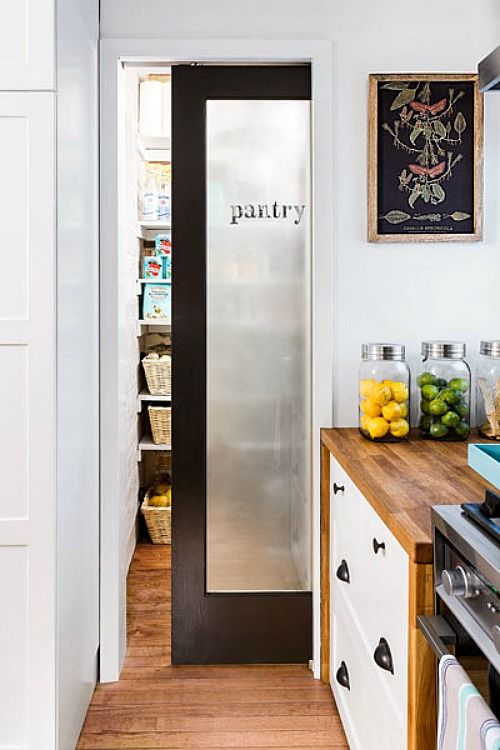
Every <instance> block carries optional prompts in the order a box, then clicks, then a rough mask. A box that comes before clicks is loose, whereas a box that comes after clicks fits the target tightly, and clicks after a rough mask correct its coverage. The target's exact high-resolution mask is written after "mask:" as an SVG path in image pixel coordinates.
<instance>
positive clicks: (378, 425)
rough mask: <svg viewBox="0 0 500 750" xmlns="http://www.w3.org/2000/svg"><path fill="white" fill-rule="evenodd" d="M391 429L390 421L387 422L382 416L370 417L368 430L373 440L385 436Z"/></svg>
mask: <svg viewBox="0 0 500 750" xmlns="http://www.w3.org/2000/svg"><path fill="white" fill-rule="evenodd" d="M388 431H389V422H386V420H385V419H383V418H382V417H373V419H370V422H369V425H368V432H369V433H370V437H371V439H372V440H374V439H375V438H381V437H384V435H387V433H388Z"/></svg>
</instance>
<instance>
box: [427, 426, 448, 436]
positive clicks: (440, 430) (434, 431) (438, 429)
mask: <svg viewBox="0 0 500 750" xmlns="http://www.w3.org/2000/svg"><path fill="white" fill-rule="evenodd" d="M447 434H448V428H447V427H446V425H444V424H440V423H439V422H437V424H431V437H433V438H442V437H444V436H445V435H447Z"/></svg>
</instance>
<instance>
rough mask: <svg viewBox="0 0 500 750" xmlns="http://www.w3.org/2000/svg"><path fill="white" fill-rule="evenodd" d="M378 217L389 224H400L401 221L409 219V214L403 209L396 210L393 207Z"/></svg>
mask: <svg viewBox="0 0 500 750" xmlns="http://www.w3.org/2000/svg"><path fill="white" fill-rule="evenodd" d="M380 218H381V219H385V220H386V221H388V222H389V224H401V223H402V222H403V221H406V220H407V219H410V218H411V216H410V214H407V213H406V212H405V211H397V210H396V209H394V210H393V211H388V213H386V215H385V216H381V217H380Z"/></svg>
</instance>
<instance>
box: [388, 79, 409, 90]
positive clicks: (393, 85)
mask: <svg viewBox="0 0 500 750" xmlns="http://www.w3.org/2000/svg"><path fill="white" fill-rule="evenodd" d="M382 88H383V89H388V90H389V91H403V90H404V89H406V88H408V84H407V83H403V82H402V81H401V83H398V82H397V81H394V83H384V85H383V86H382Z"/></svg>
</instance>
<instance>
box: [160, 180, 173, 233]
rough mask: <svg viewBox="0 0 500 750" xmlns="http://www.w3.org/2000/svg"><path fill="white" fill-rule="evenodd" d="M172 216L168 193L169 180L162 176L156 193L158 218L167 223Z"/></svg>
mask: <svg viewBox="0 0 500 750" xmlns="http://www.w3.org/2000/svg"><path fill="white" fill-rule="evenodd" d="M171 218H172V205H171V195H170V181H168V180H167V179H165V178H164V177H163V176H162V179H161V182H160V192H159V194H158V219H159V220H160V221H162V222H164V223H168V222H169V221H170V219H171Z"/></svg>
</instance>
